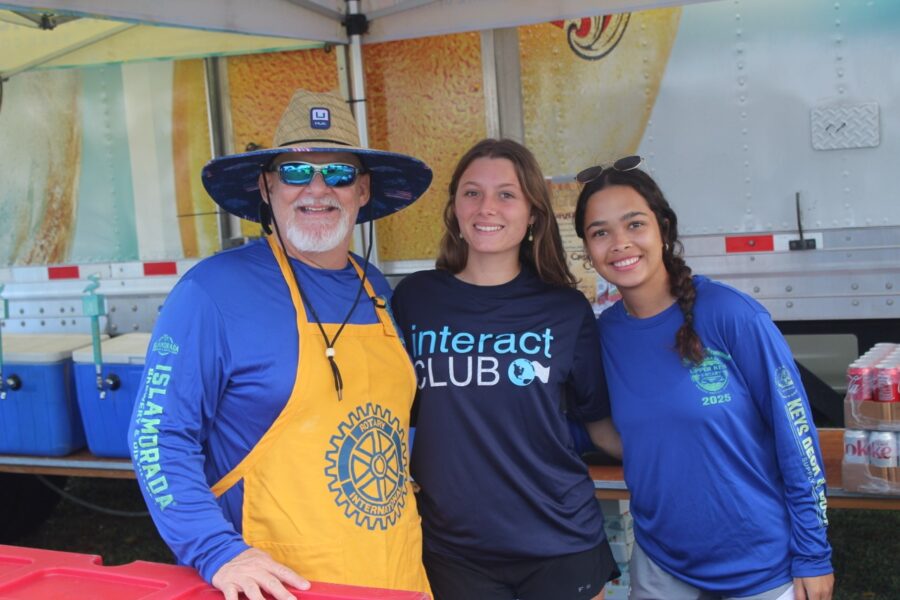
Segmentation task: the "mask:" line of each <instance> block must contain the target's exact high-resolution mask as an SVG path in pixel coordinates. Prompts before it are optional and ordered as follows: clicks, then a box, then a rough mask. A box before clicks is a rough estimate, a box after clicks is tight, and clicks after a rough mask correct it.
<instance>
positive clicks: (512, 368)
mask: <svg viewBox="0 0 900 600" xmlns="http://www.w3.org/2000/svg"><path fill="white" fill-rule="evenodd" d="M508 374H509V380H510V381H512V382H513V383H514V384H516V385H519V386H526V385H528V384H529V383H531V382H532V381H534V366H533V365H532V364H531V361H530V360H525V359H524V358H517V359H516V360H514V361H513V362H512V364H511V365H509V373H508Z"/></svg>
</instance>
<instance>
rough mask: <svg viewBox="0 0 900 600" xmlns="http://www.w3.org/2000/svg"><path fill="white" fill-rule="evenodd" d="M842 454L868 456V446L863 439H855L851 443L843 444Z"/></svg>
mask: <svg viewBox="0 0 900 600" xmlns="http://www.w3.org/2000/svg"><path fill="white" fill-rule="evenodd" d="M844 454H847V455H850V456H868V455H869V448H868V446H867V445H866V443H865V442H864V441H863V440H856V441H855V442H853V443H852V444H844Z"/></svg>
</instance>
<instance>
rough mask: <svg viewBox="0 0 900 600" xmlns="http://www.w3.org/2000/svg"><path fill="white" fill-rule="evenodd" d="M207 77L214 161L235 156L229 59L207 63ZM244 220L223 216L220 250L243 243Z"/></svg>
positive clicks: (205, 61)
mask: <svg viewBox="0 0 900 600" xmlns="http://www.w3.org/2000/svg"><path fill="white" fill-rule="evenodd" d="M203 70H204V72H205V74H206V114H207V115H209V142H210V146H211V147H210V151H211V154H212V157H213V158H218V157H219V156H225V155H226V154H233V153H234V146H233V142H232V140H233V139H234V135H233V130H232V128H231V103H230V102H229V95H228V69H227V68H226V64H225V59H222V58H218V57H211V58H206V59H204V60H203ZM240 238H241V219H240V217H237V216H235V215H232V214H230V213H228V212H225V211H220V212H219V247H220V248H221V249H223V250H225V249H227V248H230V247H232V246H234V245H237V244H240V243H241V240H240Z"/></svg>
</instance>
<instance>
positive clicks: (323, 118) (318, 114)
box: [309, 106, 331, 129]
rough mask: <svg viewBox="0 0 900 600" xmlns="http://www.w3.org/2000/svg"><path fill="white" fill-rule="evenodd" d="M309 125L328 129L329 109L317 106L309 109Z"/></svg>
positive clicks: (329, 125) (329, 123)
mask: <svg viewBox="0 0 900 600" xmlns="http://www.w3.org/2000/svg"><path fill="white" fill-rule="evenodd" d="M309 126H310V127H312V128H313V129H330V128H331V111H330V110H328V109H327V108H324V107H318V106H314V107H312V108H311V109H309Z"/></svg>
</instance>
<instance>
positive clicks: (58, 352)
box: [0, 333, 106, 364]
mask: <svg viewBox="0 0 900 600" xmlns="http://www.w3.org/2000/svg"><path fill="white" fill-rule="evenodd" d="M103 337H104V338H105V337H106V336H103ZM0 342H2V344H3V362H4V363H32V364H49V363H57V362H60V361H63V360H66V359H69V358H71V357H72V351H73V350H76V349H78V348H83V347H84V346H88V347H90V344H91V336H90V335H89V334H86V333H4V334H3V337H2V338H0Z"/></svg>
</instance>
